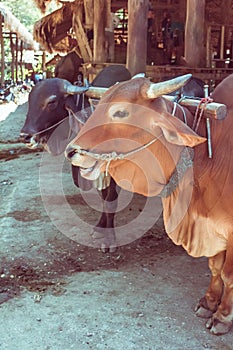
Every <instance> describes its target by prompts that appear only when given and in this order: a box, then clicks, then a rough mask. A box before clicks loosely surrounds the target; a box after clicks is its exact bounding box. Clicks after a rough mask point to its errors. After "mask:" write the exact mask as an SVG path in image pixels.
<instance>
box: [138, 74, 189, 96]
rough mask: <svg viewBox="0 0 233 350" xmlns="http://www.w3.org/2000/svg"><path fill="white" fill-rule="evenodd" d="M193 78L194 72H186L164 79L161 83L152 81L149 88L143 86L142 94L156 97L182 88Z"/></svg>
mask: <svg viewBox="0 0 233 350" xmlns="http://www.w3.org/2000/svg"><path fill="white" fill-rule="evenodd" d="M191 78H192V74H185V75H182V76H180V77H177V78H174V79H170V80H166V81H162V82H159V83H151V84H150V85H149V87H148V89H147V90H144V89H145V87H143V89H142V94H143V96H144V97H145V98H146V99H154V98H157V97H159V96H162V95H166V94H169V93H171V92H173V91H176V90H178V89H180V88H181V87H182V86H184V85H185V84H186V83H187V82H188V81H189V80H190V79H191Z"/></svg>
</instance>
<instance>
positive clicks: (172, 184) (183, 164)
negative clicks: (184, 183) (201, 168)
mask: <svg viewBox="0 0 233 350" xmlns="http://www.w3.org/2000/svg"><path fill="white" fill-rule="evenodd" d="M193 157H194V150H193V149H192V148H191V147H185V148H184V149H183V150H182V152H181V154H180V159H179V161H178V163H177V165H176V167H175V169H174V171H173V173H172V174H171V176H170V179H169V181H168V182H167V184H166V185H165V186H164V188H163V189H162V191H161V192H160V193H159V194H158V196H159V197H162V198H167V197H169V196H170V195H171V194H172V193H173V192H174V191H175V189H176V188H177V186H178V185H179V183H180V181H181V180H182V178H183V176H184V174H185V173H186V171H187V170H188V169H189V168H191V167H192V166H193Z"/></svg>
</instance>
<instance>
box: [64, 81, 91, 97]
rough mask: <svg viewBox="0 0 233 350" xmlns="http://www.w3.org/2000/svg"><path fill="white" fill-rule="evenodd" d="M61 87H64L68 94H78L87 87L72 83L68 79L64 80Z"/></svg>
mask: <svg viewBox="0 0 233 350" xmlns="http://www.w3.org/2000/svg"><path fill="white" fill-rule="evenodd" d="M63 89H64V92H65V93H67V94H69V95H78V94H82V93H84V92H86V91H87V90H88V87H87V86H78V85H72V84H71V83H70V82H69V81H68V80H64V82H63Z"/></svg>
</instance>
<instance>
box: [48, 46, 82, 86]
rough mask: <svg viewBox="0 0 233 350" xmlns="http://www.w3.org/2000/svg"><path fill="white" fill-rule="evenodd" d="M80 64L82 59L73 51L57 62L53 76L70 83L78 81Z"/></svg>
mask: <svg viewBox="0 0 233 350" xmlns="http://www.w3.org/2000/svg"><path fill="white" fill-rule="evenodd" d="M82 63H83V59H82V58H80V57H79V56H78V55H77V53H76V52H75V51H72V52H70V53H68V54H67V55H66V56H64V57H62V58H61V59H60V60H59V61H58V63H57V64H56V67H55V71H54V75H55V77H56V78H60V79H66V80H68V81H69V82H70V83H74V82H76V81H77V80H78V75H79V73H80V68H81V65H82Z"/></svg>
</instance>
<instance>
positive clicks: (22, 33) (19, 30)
mask: <svg viewBox="0 0 233 350" xmlns="http://www.w3.org/2000/svg"><path fill="white" fill-rule="evenodd" d="M0 14H1V15H2V17H3V21H4V29H3V30H4V31H5V30H8V31H9V32H10V33H16V34H17V36H18V38H19V39H20V40H22V42H23V46H24V48H25V49H27V50H38V44H37V43H36V42H35V41H34V40H33V36H32V34H31V33H29V32H28V30H27V29H26V27H24V25H23V24H22V23H21V22H20V21H19V20H18V19H17V18H16V17H15V16H14V15H13V14H12V13H11V11H10V10H9V9H8V8H7V7H6V6H4V5H3V4H0Z"/></svg>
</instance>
